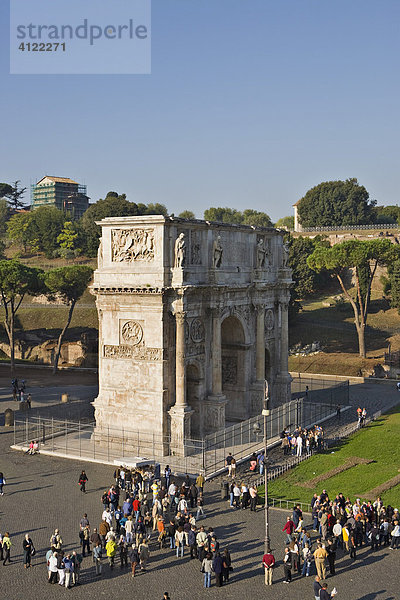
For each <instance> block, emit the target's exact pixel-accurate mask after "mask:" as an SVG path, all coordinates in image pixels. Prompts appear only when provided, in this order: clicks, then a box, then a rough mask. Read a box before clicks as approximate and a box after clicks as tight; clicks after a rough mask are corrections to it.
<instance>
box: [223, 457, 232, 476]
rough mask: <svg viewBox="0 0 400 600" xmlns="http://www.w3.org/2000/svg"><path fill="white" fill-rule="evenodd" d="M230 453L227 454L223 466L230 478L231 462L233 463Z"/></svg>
mask: <svg viewBox="0 0 400 600" xmlns="http://www.w3.org/2000/svg"><path fill="white" fill-rule="evenodd" d="M233 460H234V459H233V456H232V452H229V454H228V456H227V457H226V459H225V465H226V466H227V467H228V477H232V461H233Z"/></svg>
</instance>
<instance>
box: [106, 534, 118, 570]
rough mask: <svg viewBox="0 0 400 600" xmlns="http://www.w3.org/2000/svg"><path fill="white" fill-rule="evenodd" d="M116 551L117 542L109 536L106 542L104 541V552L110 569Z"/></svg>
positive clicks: (112, 566) (112, 565)
mask: <svg viewBox="0 0 400 600" xmlns="http://www.w3.org/2000/svg"><path fill="white" fill-rule="evenodd" d="M116 553H117V544H116V542H115V539H114V538H113V537H110V539H109V540H108V542H107V543H106V554H107V558H108V564H109V565H110V569H113V568H114V560H115V555H116Z"/></svg>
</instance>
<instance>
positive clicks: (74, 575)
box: [71, 550, 83, 585]
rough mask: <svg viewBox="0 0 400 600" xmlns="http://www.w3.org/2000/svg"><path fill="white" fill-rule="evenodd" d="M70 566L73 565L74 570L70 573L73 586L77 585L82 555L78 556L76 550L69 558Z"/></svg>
mask: <svg viewBox="0 0 400 600" xmlns="http://www.w3.org/2000/svg"><path fill="white" fill-rule="evenodd" d="M71 560H72V564H73V565H74V569H73V571H72V583H73V584H74V585H79V579H80V575H81V564H82V560H83V557H82V554H78V553H77V552H76V550H74V551H73V553H72V556H71Z"/></svg>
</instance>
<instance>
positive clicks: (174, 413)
mask: <svg viewBox="0 0 400 600" xmlns="http://www.w3.org/2000/svg"><path fill="white" fill-rule="evenodd" d="M193 412H194V411H193V410H192V409H191V408H190V406H182V407H181V406H173V407H172V408H170V409H169V411H168V414H169V416H170V420H171V421H170V422H171V442H170V454H172V455H174V456H187V455H188V454H190V453H191V446H190V437H191V435H190V419H191V416H192V414H193Z"/></svg>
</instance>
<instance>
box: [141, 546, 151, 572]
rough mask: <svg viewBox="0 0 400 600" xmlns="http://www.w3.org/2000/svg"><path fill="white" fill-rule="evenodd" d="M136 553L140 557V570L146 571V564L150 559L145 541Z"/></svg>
mask: <svg viewBox="0 0 400 600" xmlns="http://www.w3.org/2000/svg"><path fill="white" fill-rule="evenodd" d="M138 551H139V557H140V568H141V570H142V571H146V568H147V563H148V562H149V558H150V550H149V547H148V545H147V540H143V542H142V543H141V544H140V546H139V548H138Z"/></svg>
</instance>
